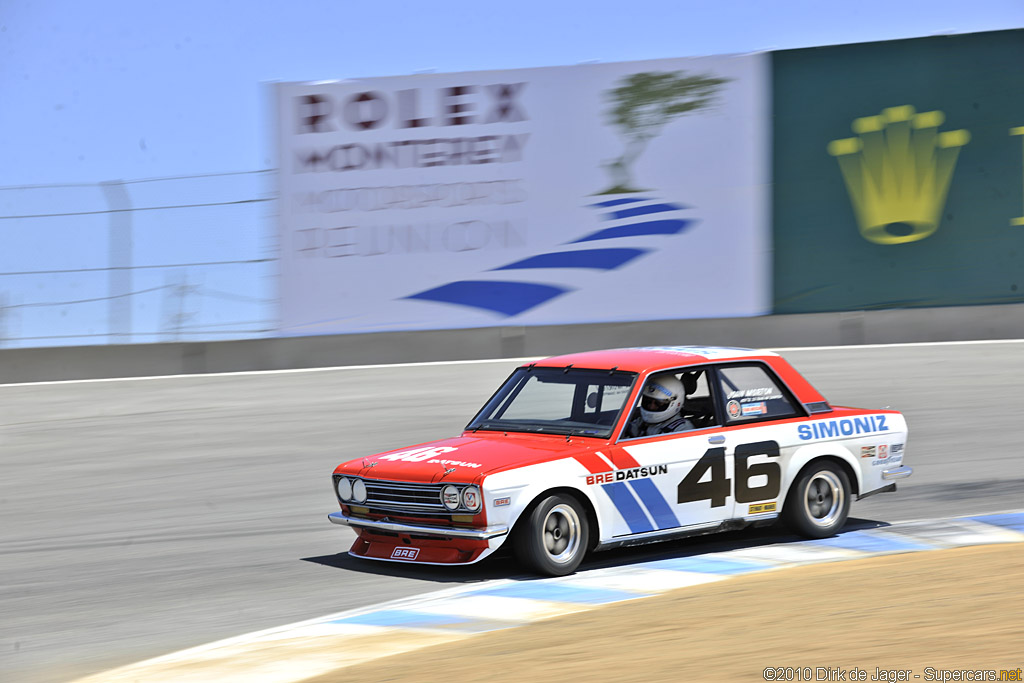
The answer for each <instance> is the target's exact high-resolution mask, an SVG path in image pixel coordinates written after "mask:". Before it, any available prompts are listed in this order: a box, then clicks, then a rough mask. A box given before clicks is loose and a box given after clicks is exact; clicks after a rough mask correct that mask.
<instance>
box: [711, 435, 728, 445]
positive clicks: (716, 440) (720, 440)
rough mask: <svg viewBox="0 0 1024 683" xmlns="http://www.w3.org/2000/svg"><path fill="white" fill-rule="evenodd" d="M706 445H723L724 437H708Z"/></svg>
mask: <svg viewBox="0 0 1024 683" xmlns="http://www.w3.org/2000/svg"><path fill="white" fill-rule="evenodd" d="M708 443H725V437H724V436H722V435H721V434H715V435H714V436H709V437H708Z"/></svg>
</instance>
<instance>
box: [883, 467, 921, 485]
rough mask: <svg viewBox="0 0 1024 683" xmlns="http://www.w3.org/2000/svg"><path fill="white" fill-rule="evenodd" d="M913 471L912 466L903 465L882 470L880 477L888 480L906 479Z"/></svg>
mask: <svg viewBox="0 0 1024 683" xmlns="http://www.w3.org/2000/svg"><path fill="white" fill-rule="evenodd" d="M913 473H914V470H913V468H911V467H907V466H906V465H903V466H902V467H894V468H892V469H891V470H882V479H883V480H885V481H890V480H893V479H906V478H907V477H909V476H910V475H911V474H913Z"/></svg>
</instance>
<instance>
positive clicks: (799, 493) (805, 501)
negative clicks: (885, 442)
mask: <svg viewBox="0 0 1024 683" xmlns="http://www.w3.org/2000/svg"><path fill="white" fill-rule="evenodd" d="M782 514H783V517H784V519H785V521H786V524H788V525H789V527H790V528H791V529H792V530H793V531H795V532H796V533H798V534H800V535H801V536H806V537H807V538H825V537H827V536H832V535H834V534H835V533H837V532H838V531H839V530H840V529H842V528H843V525H844V524H846V517H847V516H848V515H849V514H850V480H849V478H848V477H847V476H846V472H844V471H843V470H842V468H840V467H839V466H838V465H835V464H834V463H831V462H828V461H822V462H817V463H811V464H810V465H808V466H807V467H805V468H804V469H803V471H802V472H801V473H800V476H799V477H797V480H796V482H795V483H794V484H793V487H792V488H791V489H790V490H789V495H788V496H787V497H786V508H785V509H784V510H783V512H782Z"/></svg>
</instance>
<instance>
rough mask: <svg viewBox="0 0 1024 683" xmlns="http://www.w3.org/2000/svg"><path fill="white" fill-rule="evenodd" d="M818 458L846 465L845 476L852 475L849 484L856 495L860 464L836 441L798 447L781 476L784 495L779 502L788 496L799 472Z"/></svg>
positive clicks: (859, 485)
mask: <svg viewBox="0 0 1024 683" xmlns="http://www.w3.org/2000/svg"><path fill="white" fill-rule="evenodd" d="M818 458H829V459H833V460H839V461H841V462H843V463H845V464H846V465H847V468H846V469H847V474H848V475H849V474H852V477H851V479H852V481H851V482H850V484H851V485H852V486H853V489H854V490H853V493H854V494H856V493H858V492H859V491H861V490H862V489H861V486H862V484H863V478H862V476H861V471H860V463H858V462H857V458H855V457H854V455H853V453H852V452H850V449H849V448H847V447H846V446H844V445H843V444H842V443H838V442H836V441H823V442H821V443H812V444H807V445H806V446H800V447H799V448H797V449H796V452H794V453H793V455H792V457H790V459H789V467H787V469H786V472H785V473H784V474H783V481H782V487H783V491H784V493H783V494H782V496H781V500H783V501H785V500H786V497H787V496H788V495H789V487H790V486H792V485H793V482H794V481H796V478H797V477H798V476H799V474H800V471H801V470H802V469H803V468H804V467H805V466H806V465H807V463H809V462H811V461H812V460H817V459H818ZM783 504H784V503H783Z"/></svg>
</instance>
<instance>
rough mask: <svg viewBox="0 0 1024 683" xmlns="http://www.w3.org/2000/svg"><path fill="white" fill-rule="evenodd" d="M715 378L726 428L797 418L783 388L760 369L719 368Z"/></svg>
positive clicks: (741, 367) (746, 366)
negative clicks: (728, 426)
mask: <svg viewBox="0 0 1024 683" xmlns="http://www.w3.org/2000/svg"><path fill="white" fill-rule="evenodd" d="M718 378H719V382H720V383H721V389H722V398H723V402H724V403H725V422H726V424H736V423H740V422H746V421H750V420H764V419H766V418H767V419H770V418H781V417H794V416H796V415H798V414H799V413H798V412H797V410H796V408H794V407H793V404H792V403H791V402H790V400H789V399H788V398H786V394H785V392H784V391H783V390H782V387H780V386H779V385H778V383H777V382H776V381H775V380H774V379H773V378H772V376H771V375H770V374H768V371H767V370H765V369H764V368H763V367H761V366H760V365H736V366H726V367H720V368H719V369H718Z"/></svg>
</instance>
